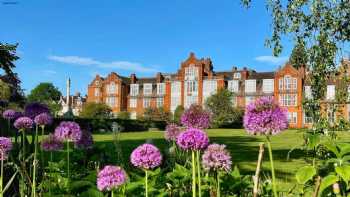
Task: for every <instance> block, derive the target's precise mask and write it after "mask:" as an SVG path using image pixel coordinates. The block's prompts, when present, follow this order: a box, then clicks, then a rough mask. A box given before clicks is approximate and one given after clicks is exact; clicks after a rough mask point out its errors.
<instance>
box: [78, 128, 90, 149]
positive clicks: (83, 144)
mask: <svg viewBox="0 0 350 197" xmlns="http://www.w3.org/2000/svg"><path fill="white" fill-rule="evenodd" d="M93 144H94V140H93V138H92V134H91V132H90V131H88V130H83V131H82V135H81V138H80V139H79V140H78V141H76V142H75V146H76V147H77V148H81V149H90V148H92V145H93Z"/></svg>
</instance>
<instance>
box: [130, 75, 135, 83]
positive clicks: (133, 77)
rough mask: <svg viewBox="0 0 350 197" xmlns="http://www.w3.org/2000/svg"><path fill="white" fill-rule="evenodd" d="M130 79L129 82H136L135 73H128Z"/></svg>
mask: <svg viewBox="0 0 350 197" xmlns="http://www.w3.org/2000/svg"><path fill="white" fill-rule="evenodd" d="M130 80H131V83H136V81H137V79H136V74H135V73H132V74H131V75H130Z"/></svg>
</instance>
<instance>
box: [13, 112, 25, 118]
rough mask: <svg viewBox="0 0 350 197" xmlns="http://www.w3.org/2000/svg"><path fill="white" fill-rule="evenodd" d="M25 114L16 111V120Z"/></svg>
mask: <svg viewBox="0 0 350 197" xmlns="http://www.w3.org/2000/svg"><path fill="white" fill-rule="evenodd" d="M23 116H24V115H23V113H22V112H19V111H16V113H15V118H14V120H17V119H18V118H20V117H23Z"/></svg>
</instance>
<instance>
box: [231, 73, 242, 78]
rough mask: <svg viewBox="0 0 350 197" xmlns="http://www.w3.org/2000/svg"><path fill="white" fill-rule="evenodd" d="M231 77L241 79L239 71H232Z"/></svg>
mask: <svg viewBox="0 0 350 197" xmlns="http://www.w3.org/2000/svg"><path fill="white" fill-rule="evenodd" d="M233 78H235V79H241V73H239V72H236V73H234V74H233Z"/></svg>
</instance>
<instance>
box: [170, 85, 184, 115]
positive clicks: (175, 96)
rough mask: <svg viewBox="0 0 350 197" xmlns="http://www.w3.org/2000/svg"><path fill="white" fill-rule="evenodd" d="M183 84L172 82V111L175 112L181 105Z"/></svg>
mask: <svg viewBox="0 0 350 197" xmlns="http://www.w3.org/2000/svg"><path fill="white" fill-rule="evenodd" d="M181 85H182V84H181V82H180V81H172V82H171V94H170V95H171V101H170V102H171V104H170V109H171V111H172V112H174V111H175V110H176V108H177V106H179V105H181V92H182V91H181V89H182V87H181Z"/></svg>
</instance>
